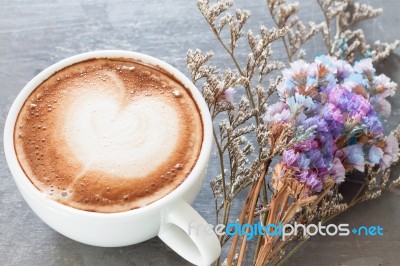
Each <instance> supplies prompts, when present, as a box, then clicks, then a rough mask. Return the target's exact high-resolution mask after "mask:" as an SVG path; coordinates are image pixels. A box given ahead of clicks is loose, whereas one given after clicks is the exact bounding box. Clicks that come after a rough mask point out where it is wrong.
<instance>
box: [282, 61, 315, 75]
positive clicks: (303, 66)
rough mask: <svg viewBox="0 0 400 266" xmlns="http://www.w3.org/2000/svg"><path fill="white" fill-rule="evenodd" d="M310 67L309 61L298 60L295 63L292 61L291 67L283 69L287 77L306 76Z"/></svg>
mask: <svg viewBox="0 0 400 266" xmlns="http://www.w3.org/2000/svg"><path fill="white" fill-rule="evenodd" d="M308 67H309V64H308V63H306V62H305V61H303V60H298V61H295V62H293V63H290V68H289V69H284V70H283V71H282V74H283V76H284V77H285V78H286V79H293V78H299V77H306V76H307V75H308V73H307V70H308Z"/></svg>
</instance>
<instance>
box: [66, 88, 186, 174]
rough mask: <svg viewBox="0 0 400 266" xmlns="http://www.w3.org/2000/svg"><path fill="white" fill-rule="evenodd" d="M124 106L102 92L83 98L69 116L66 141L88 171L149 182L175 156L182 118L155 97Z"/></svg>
mask: <svg viewBox="0 0 400 266" xmlns="http://www.w3.org/2000/svg"><path fill="white" fill-rule="evenodd" d="M122 101H123V99H120V98H119V97H116V96H114V97H113V95H107V94H105V93H101V92H88V93H87V94H84V95H80V96H79V98H77V99H75V100H74V101H73V102H72V103H71V108H70V110H69V111H68V112H67V113H66V123H65V130H64V138H65V140H66V142H67V144H68V145H69V146H70V149H71V150H72V151H73V153H74V155H75V156H76V157H77V158H79V160H80V161H81V162H82V164H83V165H84V168H85V169H87V170H94V171H97V170H99V171H102V172H105V173H110V174H115V175H118V176H122V177H126V178H137V177H142V178H144V177H146V176H147V175H149V174H150V173H151V172H152V171H154V169H157V167H158V166H160V165H162V164H163V163H164V162H165V161H166V160H168V158H169V157H170V156H171V154H172V153H173V152H174V150H175V146H176V145H177V142H178V141H179V131H177V129H179V122H180V121H179V113H178V111H177V110H176V109H175V108H174V107H172V106H170V105H168V104H167V103H166V102H164V101H163V100H162V99H157V98H154V97H146V96H142V97H140V98H138V99H135V100H133V101H132V102H131V103H129V104H123V103H122Z"/></svg>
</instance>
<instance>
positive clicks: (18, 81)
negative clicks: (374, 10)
mask: <svg viewBox="0 0 400 266" xmlns="http://www.w3.org/2000/svg"><path fill="white" fill-rule="evenodd" d="M236 2H237V3H236V7H239V8H246V9H249V10H250V11H251V12H252V18H251V23H250V27H251V28H252V29H253V31H256V30H257V27H258V25H260V24H265V25H266V26H267V27H270V26H272V25H273V24H272V21H271V18H270V17H269V15H267V11H266V5H265V1H264V0H257V1H244V0H242V1H239V0H237V1H236ZM367 2H369V3H373V4H374V5H375V6H376V7H378V6H381V7H383V9H384V15H383V16H381V17H379V18H378V19H375V20H374V21H371V22H367V23H363V24H361V26H362V27H363V28H364V29H365V31H366V34H367V38H368V39H369V40H375V39H378V38H379V39H381V40H383V41H389V40H394V39H395V38H400V28H399V24H400V17H399V14H398V12H399V10H400V2H399V1H397V0H386V1H384V0H379V1H372V0H370V1H367ZM301 5H302V6H301V8H302V11H301V18H302V19H303V20H304V21H308V20H318V21H320V19H321V16H320V13H319V10H318V7H317V5H316V4H315V1H313V0H307V1H302V3H301ZM197 47H199V48H201V49H202V50H204V51H205V50H214V51H215V52H216V57H215V59H216V62H217V64H218V65H220V66H225V65H227V64H228V61H227V56H226V54H225V53H224V52H223V51H222V50H221V49H220V47H219V45H218V43H217V41H216V40H215V38H214V37H213V35H212V33H211V32H210V31H209V29H208V26H207V25H206V23H205V21H204V19H203V18H202V17H201V15H200V13H199V12H198V11H197V8H196V4H195V1H187V0H166V1H147V0H136V1H127V0H116V1H102V0H99V1H77V0H70V1H60V0H59V1H50V0H47V1H46V0H38V1H28V0H20V1H7V0H1V1H0V84H1V87H0V132H1V134H2V133H3V127H4V121H5V118H6V115H7V112H8V109H9V108H10V106H11V103H12V101H13V100H14V98H15V97H16V95H17V94H18V92H19V91H20V90H21V89H22V87H23V86H24V85H25V84H26V83H27V82H28V81H29V80H30V79H31V78H33V77H34V76H35V75H36V74H37V73H39V72H40V71H41V70H43V69H44V68H46V67H47V66H49V65H51V64H53V63H55V62H57V61H59V60H61V59H63V58H66V57H68V56H72V55H75V54H78V53H81V52H86V51H92V50H100V49H123V50H131V51H137V52H142V53H146V54H149V55H152V56H155V57H158V58H160V59H162V60H165V61H166V62H168V63H170V64H172V65H173V66H175V67H177V68H178V69H179V70H181V71H182V72H184V73H187V70H186V63H185V60H186V52H187V50H188V49H195V48H197ZM307 48H308V51H309V52H308V54H309V59H311V58H312V57H313V56H314V55H317V54H322V53H324V52H325V50H324V46H323V43H322V39H321V38H316V39H314V40H313V41H311V42H310V43H309V45H308V47H307ZM245 55H246V54H245V53H244V50H239V57H240V56H241V57H244V56H245ZM274 56H275V57H276V58H277V59H279V58H283V57H284V56H285V55H284V54H283V53H282V50H281V49H279V48H278V50H275V54H274ZM383 64H384V67H383V66H382V64H381V65H380V66H378V71H379V72H385V73H386V74H387V75H389V76H390V77H391V78H392V79H393V80H394V81H396V82H397V83H399V82H400V72H399V67H400V57H399V51H397V54H394V55H392V56H391V57H390V58H389V59H388V60H386V61H385V62H383ZM399 99H400V93H398V94H397V95H396V97H395V98H394V99H392V104H393V115H392V117H391V118H390V119H389V121H386V122H387V123H386V128H385V129H386V130H387V131H388V130H390V129H392V128H394V127H395V126H396V125H397V124H398V123H399V122H400V117H399V115H400V103H398V100H399ZM2 141H3V138H2V137H1V139H0V142H1V143H0V144H1V147H2V146H3V145H2V144H3V143H2ZM0 152H1V154H0V169H1V171H0V175H1V176H0V199H1V204H0V265H98V266H100V265H188V263H187V262H185V261H184V260H183V259H181V258H180V257H179V256H178V255H176V254H175V253H174V252H173V251H172V250H170V249H169V248H168V247H167V246H166V245H164V244H163V243H162V242H161V241H160V240H159V239H158V238H154V239H151V240H149V241H146V242H144V243H142V244H138V245H135V246H129V247H121V248H98V247H92V246H87V245H84V244H80V243H77V242H75V241H73V240H70V239H68V238H66V237H64V236H62V235H60V234H58V233H57V232H55V231H53V230H52V229H50V228H49V227H48V226H47V225H45V224H44V223H43V222H42V221H41V220H40V219H39V218H38V217H37V216H36V215H35V214H34V213H33V212H32V211H31V210H30V208H29V207H28V205H27V204H26V203H25V202H24V200H23V199H22V197H21V196H20V194H19V192H18V191H17V187H16V186H15V184H14V182H13V180H12V177H11V174H10V172H9V170H8V167H7V165H6V162H5V158H4V151H3V150H2V149H0ZM212 159H214V160H213V161H212V163H211V165H210V168H209V171H208V175H207V178H208V180H211V179H212V178H213V176H215V174H216V173H217V166H218V165H217V162H216V160H215V159H216V155H215V154H214V156H213V158H212ZM398 173H399V172H398V171H397V175H398ZM399 200H400V195H399V194H396V193H385V194H384V195H383V196H382V197H381V198H379V199H377V200H375V201H371V202H367V203H364V204H360V205H359V206H357V207H355V208H354V209H353V210H351V211H349V212H347V213H345V214H343V215H341V216H340V217H338V218H337V219H335V220H334V221H333V222H335V223H341V222H343V223H349V224H350V225H352V226H360V225H377V224H379V225H381V226H382V227H383V228H384V229H385V231H384V236H383V237H353V236H349V237H329V238H328V237H325V238H324V237H314V238H312V239H311V240H310V241H308V242H307V243H306V244H305V245H304V246H303V247H302V248H301V249H300V250H299V251H298V252H297V253H296V254H295V255H294V256H293V257H292V258H291V259H290V260H288V261H287V262H286V265H399V260H400V253H399V251H400V230H399V228H398V226H399V225H400V223H399V219H400V205H399ZM194 208H195V209H196V210H197V211H198V212H199V213H201V214H202V215H203V216H204V217H205V218H206V219H207V220H208V222H210V223H213V222H214V219H215V215H214V205H213V200H212V194H211V191H210V188H209V185H208V182H206V183H205V184H204V185H203V188H202V191H201V193H200V195H199V196H198V198H197V200H196V201H195V203H194ZM238 211H239V209H238V208H236V212H238ZM249 258H251V256H250V255H249ZM246 264H247V265H251V263H250V261H248V263H246Z"/></svg>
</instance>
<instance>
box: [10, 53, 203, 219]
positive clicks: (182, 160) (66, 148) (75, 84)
mask: <svg viewBox="0 0 400 266" xmlns="http://www.w3.org/2000/svg"><path fill="white" fill-rule="evenodd" d="M202 142H203V125H202V121H201V117H200V113H199V110H198V108H197V105H196V103H195V102H194V100H193V98H192V96H191V94H190V91H189V90H188V89H186V88H185V87H184V86H183V85H182V84H180V83H179V82H178V81H176V79H174V78H173V77H172V76H171V75H170V74H168V73H166V72H165V71H164V70H162V69H157V68H156V67H153V66H147V65H145V64H143V63H141V62H139V61H134V60H130V59H125V58H124V59H122V58H121V59H105V58H104V59H91V60H87V61H83V62H79V63H76V64H74V65H71V66H68V67H66V68H64V69H62V70H60V71H58V72H56V73H55V74H53V75H52V76H51V77H50V78H48V79H47V80H46V81H44V82H43V83H42V84H40V85H39V86H38V87H37V88H36V89H35V90H34V91H33V92H32V93H31V95H30V96H29V97H28V98H27V100H26V101H25V103H24V105H23V107H22V109H21V111H20V113H19V115H18V118H17V122H16V124H15V130H14V144H15V145H14V146H15V150H16V154H17V158H18V161H19V163H20V165H21V167H22V169H23V171H24V172H25V174H26V175H27V176H28V178H29V179H30V181H31V182H32V183H33V184H34V185H35V186H36V187H37V188H38V189H39V190H40V191H42V192H43V193H45V194H46V195H47V196H48V197H50V198H51V199H53V200H56V201H58V202H60V203H62V204H65V205H68V206H71V207H73V208H77V209H81V210H86V211H94V212H106V213H108V212H122V211H127V210H131V209H135V208H140V207H143V206H146V205H148V204H150V203H152V202H154V201H156V200H158V199H160V198H162V197H164V196H165V195H167V194H168V193H170V192H171V191H173V190H174V189H175V188H176V187H178V186H179V185H180V184H181V183H182V182H183V181H184V180H185V179H186V177H187V176H188V175H189V173H190V172H191V170H192V168H193V167H194V165H195V163H196V161H197V159H198V156H199V153H200V149H201V145H202Z"/></svg>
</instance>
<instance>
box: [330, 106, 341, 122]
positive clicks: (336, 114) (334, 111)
mask: <svg viewBox="0 0 400 266" xmlns="http://www.w3.org/2000/svg"><path fill="white" fill-rule="evenodd" d="M328 112H329V115H330V116H331V117H332V118H333V119H334V120H335V121H338V122H340V123H343V122H344V120H345V119H344V116H343V113H342V112H341V111H340V109H339V108H337V107H336V106H335V105H333V104H331V103H328Z"/></svg>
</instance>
